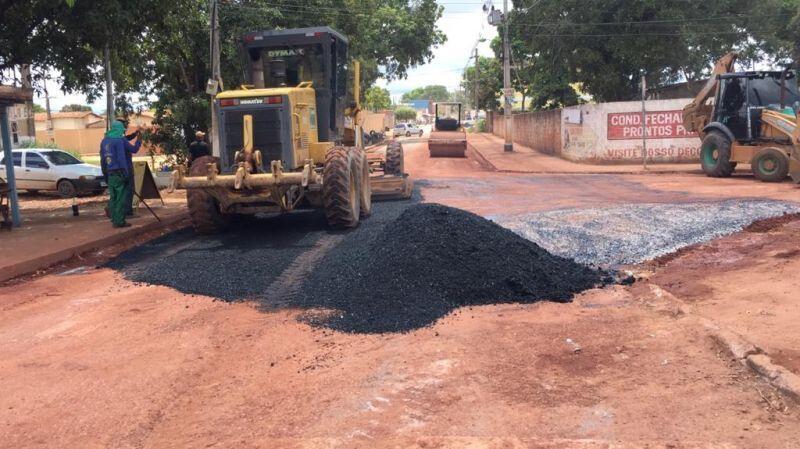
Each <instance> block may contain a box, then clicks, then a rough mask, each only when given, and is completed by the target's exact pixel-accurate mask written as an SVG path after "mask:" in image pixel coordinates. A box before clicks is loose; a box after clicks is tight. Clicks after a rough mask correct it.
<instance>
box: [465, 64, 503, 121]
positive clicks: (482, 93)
mask: <svg viewBox="0 0 800 449" xmlns="http://www.w3.org/2000/svg"><path fill="white" fill-rule="evenodd" d="M500 65H501V64H500V61H499V60H498V59H497V58H487V57H485V56H479V57H478V105H477V106H478V109H486V110H493V109H497V106H498V105H499V103H498V101H497V97H498V95H499V94H500V92H501V91H502V89H503V71H502V69H501V67H500ZM461 88H462V89H463V90H464V96H465V97H466V98H467V103H469V104H472V103H473V102H474V100H473V98H474V93H473V90H474V89H475V67H474V66H473V65H470V66H469V67H467V69H466V70H465V71H464V74H463V75H462V78H461Z"/></svg>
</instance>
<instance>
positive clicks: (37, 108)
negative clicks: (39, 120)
mask: <svg viewBox="0 0 800 449" xmlns="http://www.w3.org/2000/svg"><path fill="white" fill-rule="evenodd" d="M39 112H47V111H46V110H45V109H44V108H43V107H42V106H40V105H38V104H36V103H34V104H33V113H34V114H36V113H39Z"/></svg>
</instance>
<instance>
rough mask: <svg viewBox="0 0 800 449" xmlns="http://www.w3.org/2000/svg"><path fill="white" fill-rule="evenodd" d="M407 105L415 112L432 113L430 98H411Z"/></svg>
mask: <svg viewBox="0 0 800 449" xmlns="http://www.w3.org/2000/svg"><path fill="white" fill-rule="evenodd" d="M408 107H410V108H411V109H413V110H415V111H417V112H424V113H428V114H431V113H433V102H432V101H431V100H411V101H409V102H408Z"/></svg>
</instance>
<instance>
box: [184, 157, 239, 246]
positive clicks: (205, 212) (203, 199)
mask: <svg viewBox="0 0 800 449" xmlns="http://www.w3.org/2000/svg"><path fill="white" fill-rule="evenodd" d="M211 163H216V159H214V158H213V157H212V156H203V157H200V158H197V159H195V160H194V161H193V162H192V166H191V168H190V169H189V175H190V176H206V175H207V174H208V164H211ZM186 203H187V206H188V208H189V217H190V218H191V220H192V226H193V227H194V230H195V231H196V232H197V233H199V234H214V233H217V232H221V231H223V230H225V228H227V227H228V226H229V225H230V216H228V215H226V214H223V213H222V212H220V210H219V203H218V202H217V199H216V198H214V197H213V196H211V195H210V194H209V193H208V192H206V191H205V190H203V189H188V190H186Z"/></svg>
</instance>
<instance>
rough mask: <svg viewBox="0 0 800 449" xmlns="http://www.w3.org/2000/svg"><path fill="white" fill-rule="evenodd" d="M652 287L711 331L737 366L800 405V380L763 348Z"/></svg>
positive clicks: (661, 290)
mask: <svg viewBox="0 0 800 449" xmlns="http://www.w3.org/2000/svg"><path fill="white" fill-rule="evenodd" d="M650 286H651V289H652V290H653V291H654V292H655V293H656V294H657V296H660V297H663V298H665V299H667V300H668V301H670V302H673V303H675V304H677V308H678V309H679V310H680V311H681V313H682V314H683V315H685V316H688V317H692V318H694V319H695V320H697V321H698V322H699V323H700V324H701V325H703V327H705V328H706V329H708V331H709V332H710V336H711V339H712V340H713V341H714V343H716V344H717V346H719V347H720V348H721V349H722V350H723V351H725V352H726V353H728V354H729V355H730V356H731V357H733V358H734V359H735V360H736V361H737V362H739V363H741V364H742V365H744V366H746V367H748V368H750V369H751V370H753V371H754V372H755V373H756V374H758V375H759V376H761V377H762V378H764V379H765V380H766V381H768V382H769V383H770V384H772V386H774V387H775V388H777V389H778V390H780V391H781V392H782V393H784V394H785V395H787V396H789V397H790V398H792V399H794V400H795V401H797V402H798V403H800V376H798V375H797V374H795V373H793V372H791V371H789V370H788V369H786V368H785V367H783V366H781V365H777V364H775V363H773V362H772V359H770V358H769V356H768V355H767V354H766V353H765V352H764V351H763V350H762V349H761V348H759V347H758V346H756V345H754V344H752V343H750V342H749V341H747V339H745V338H744V337H743V336H741V335H739V334H738V333H736V332H733V331H731V330H729V329H724V328H721V327H720V326H719V324H717V323H716V322H714V321H712V320H710V319H708V318H706V317H704V316H701V315H698V314H696V313H694V310H693V308H692V306H690V305H689V304H686V303H685V302H683V301H681V300H680V299H678V298H677V297H675V295H673V294H671V293H669V292H667V291H666V290H664V289H662V288H661V287H659V286H658V285H655V284H650Z"/></svg>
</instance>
